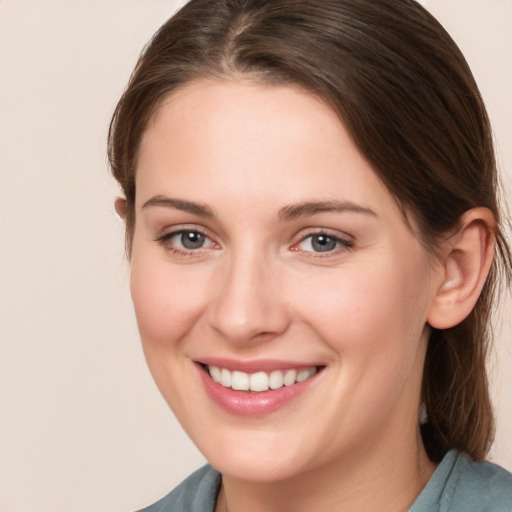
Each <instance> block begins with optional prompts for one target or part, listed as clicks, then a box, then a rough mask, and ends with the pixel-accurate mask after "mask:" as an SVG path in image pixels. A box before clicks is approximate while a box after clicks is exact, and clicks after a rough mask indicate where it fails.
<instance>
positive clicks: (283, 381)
mask: <svg viewBox="0 0 512 512" xmlns="http://www.w3.org/2000/svg"><path fill="white" fill-rule="evenodd" d="M203 368H204V369H205V371H206V372H207V373H208V374H209V375H210V377H211V378H212V380H213V381H214V382H216V383H218V384H220V385H221V386H223V387H225V388H231V389H233V390H235V391H252V392H254V393H262V392H264V391H269V390H274V389H280V388H282V387H290V386H293V385H294V384H298V383H300V382H304V381H306V380H308V379H310V378H311V377H313V376H314V375H316V374H317V373H318V372H319V371H321V370H322V369H323V368H324V367H323V366H309V367H305V368H296V369H294V368H291V369H287V370H274V371H272V372H263V371H261V372H256V373H246V372H242V371H237V370H235V371H231V370H228V369H227V368H221V367H219V366H213V365H204V366H203Z"/></svg>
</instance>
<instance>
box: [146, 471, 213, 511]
mask: <svg viewBox="0 0 512 512" xmlns="http://www.w3.org/2000/svg"><path fill="white" fill-rule="evenodd" d="M220 480H221V477H220V473H218V472H217V471H216V470H215V469H213V468H212V467H211V466H210V465H208V464H207V465H206V466H203V467H202V468H201V469H198V470H197V471H195V472H194V473H192V474H191V475H190V476H189V477H188V478H187V479H186V480H184V481H183V482H181V484H180V485H178V487H176V488H175V489H174V490H173V491H172V492H170V493H169V494H168V495H167V496H165V497H163V498H162V499H161V500H159V501H157V502H156V503H154V504H153V505H150V506H149V507H146V508H144V509H142V510H140V511H139V512H189V511H190V510H201V511H202V512H203V511H204V512H214V510H215V504H216V501H217V494H218V492H219V487H220Z"/></svg>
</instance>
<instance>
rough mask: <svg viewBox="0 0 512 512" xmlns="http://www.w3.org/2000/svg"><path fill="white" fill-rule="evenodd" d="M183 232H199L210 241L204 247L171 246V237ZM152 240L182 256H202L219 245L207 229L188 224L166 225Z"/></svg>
mask: <svg viewBox="0 0 512 512" xmlns="http://www.w3.org/2000/svg"><path fill="white" fill-rule="evenodd" d="M183 233H199V234H201V235H202V236H204V237H205V239H207V240H208V241H209V242H210V243H209V244H208V245H207V246H205V247H199V248H197V249H187V248H186V247H181V246H177V247H172V246H171V240H172V238H174V237H175V236H178V235H181V234H183ZM154 240H155V241H156V242H158V243H159V244H160V245H162V247H164V248H165V249H166V250H168V251H171V252H173V253H175V254H178V255H182V256H187V255H189V256H202V255H203V254H204V253H205V252H206V251H208V250H211V249H218V248H219V247H220V244H219V243H218V242H217V241H216V240H215V238H214V237H213V236H212V235H211V234H210V232H209V231H208V230H206V229H205V228H204V227H202V226H198V225H190V224H183V225H178V226H172V227H168V228H166V229H165V230H163V232H162V233H161V234H160V235H158V236H157V237H156V238H155V239H154Z"/></svg>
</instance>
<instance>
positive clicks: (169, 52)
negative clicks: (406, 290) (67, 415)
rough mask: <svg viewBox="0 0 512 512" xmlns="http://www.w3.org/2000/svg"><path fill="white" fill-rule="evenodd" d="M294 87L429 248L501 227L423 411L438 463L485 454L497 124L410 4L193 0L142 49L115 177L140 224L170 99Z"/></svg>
mask: <svg viewBox="0 0 512 512" xmlns="http://www.w3.org/2000/svg"><path fill="white" fill-rule="evenodd" d="M237 76H238V77H244V79H251V80H255V81H258V82H262V83H269V84H273V83H276V84H294V85H298V86H299V87H301V88H302V89H304V90H306V91H309V92H311V93H313V94H315V95H317V96H318V97H320V98H322V99H323V100H324V101H325V102H326V103H327V104H329V105H330V106H331V107H332V108H333V109H334V110H335V111H336V112H337V113H338V115H339V117H340V119H341V120H342V121H343V123H344V124H345V126H346V127H347V129H348V131H349V132H350V134H351V136H352V138H353V140H354V142H355V144H356V145H357V146H358V147H359V149H360V151H361V153H362V154H363V155H364V156H365V158H366V159H367V160H368V161H369V162H370V163H371V164H372V165H373V168H374V170H375V172H376V173H377V175H378V176H379V177H380V179H381V180H382V181H383V183H384V184H385V185H386V186H387V188H388V189H389V190H390V191H391V193H392V194H393V195H394V196H395V198H396V200H397V201H398V202H399V204H400V205H401V207H402V208H403V210H404V211H405V212H407V213H408V214H411V215H412V216H413V217H414V219H415V221H416V223H417V224H418V226H419V232H420V236H421V239H422V241H423V243H424V244H425V245H426V247H428V248H429V249H430V250H432V251H433V252H435V247H436V241H438V240H439V238H440V237H441V236H442V235H443V234H446V233H447V232H448V231H449V230H452V229H454V228H456V227H457V223H458V221H459V219H460V217H461V215H462V214H463V213H464V212H465V211H467V210H469V209H471V208H474V207H477V206H483V207H487V208H489V209H490V210H491V211H492V212H493V214H494V216H495V218H496V220H497V222H498V223H497V228H496V231H495V233H494V234H495V237H496V249H497V250H496V258H495V261H494V264H493V267H492V269H491V271H490V274H489V277H488V279H487V282H486V284H485V287H484V289H483V291H482V294H481V296H480V298H479V300H478V302H477V304H476V306H475V308H474V310H473V311H472V312H471V314H470V315H469V316H468V317H467V318H466V319H465V320H464V321H463V322H462V323H461V324H459V325H457V326H456V327H453V328H451V329H447V330H442V331H439V330H433V332H432V335H431V339H430V341H429V347H428V352H427V357H426V362H425V370H424V377H423V390H422V394H423V396H422V399H423V401H424V403H425V405H426V407H427V411H428V416H429V422H428V423H427V424H426V425H424V427H423V428H422V433H423V436H424V442H425V446H426V449H427V451H428V453H429V455H430V457H431V458H432V459H434V460H439V459H440V457H441V456H442V455H443V454H444V452H445V451H446V450H447V449H449V448H456V449H458V450H461V451H464V452H466V453H468V454H469V455H471V456H472V457H473V458H475V459H481V458H483V457H484V456H485V454H486V452H487V450H488V448H489V445H490V442H491V441H492V436H493V415H492V409H491V403H490V399H489V392H488V382H487V375H486V370H485V360H486V353H487V347H488V344H489V342H490V336H491V326H490V312H491V306H492V300H493V297H494V295H495V291H496V290H495V288H496V285H497V283H499V282H500V281H504V279H503V275H501V276H500V275H499V274H500V269H501V271H502V274H504V276H506V277H509V276H510V263H511V256H510V251H509V248H508V246H507V243H506V241H505V238H504V236H503V233H502V232H501V231H500V228H499V225H500V224H499V221H500V215H499V210H498V206H497V198H496V195H497V174H496V163H495V157H494V149H493V142H492V134H491V129H490V126H489V121H488V118H487V114H486V111H485V107H484V105H483V101H482V98H481V96H480V93H479V91H478V88H477V85H476V83H475V81H474V79H473V76H472V74H471V71H470V69H469V67H468V65H467V63H466V61H465V59H464V57H463V55H462V54H461V52H460V50H459V49H458V47H457V45H456V44H455V43H454V42H453V40H452V39H451V38H450V36H449V35H448V34H447V33H446V31H445V30H444V29H443V28H442V27H441V25H439V23H438V22H437V21H436V20H435V19H434V18H433V17H432V16H431V15H430V14H429V13H428V12H427V11H426V10H425V9H423V8H422V7H421V6H420V5H419V4H417V3H416V2H415V1H413V0H192V1H190V2H189V3H188V4H186V5H185V6H184V7H183V8H182V9H181V10H179V11H178V12H177V13H176V14H175V15H174V16H173V17H172V18H171V19H170V20H168V21H167V22H166V23H165V24H164V25H163V26H162V27H161V28H160V30H159V31H158V32H157V33H156V34H155V36H154V38H153V39H152V40H151V41H150V43H149V44H148V45H147V47H146V48H145V50H144V51H143V53H142V55H141V57H140V59H139V61H138V63H137V66H136V68H135V70H134V72H133V74H132V77H131V79H130V82H129V84H128V87H127V89H126V91H125V92H124V94H123V96H122V98H121V100H120V101H119V104H118V105H117V108H116V110H115V113H114V116H113V119H112V123H111V126H110V133H109V148H108V150H109V159H110V164H111V167H112V172H113V174H114V176H115V178H116V179H117V181H118V182H119V183H120V184H121V186H122V188H123V191H124V193H125V196H126V200H127V219H126V221H127V249H128V253H129V252H130V243H131V238H132V234H133V228H134V220H135V209H134V204H135V194H136V190H135V172H136V166H137V151H138V146H139V143H140V140H141V137H142V134H143V133H144V130H145V129H146V126H147V123H148V121H149V119H150V118H151V116H152V115H153V113H154V112H155V109H156V108H157V107H158V105H159V104H160V102H161V101H162V99H163V98H165V97H166V96H168V95H169V94H171V93H173V92H174V91H176V89H177V88H179V87H182V86H184V85H186V84H187V83H190V82H191V81H193V80H196V79H199V78H202V77H220V78H222V77H237Z"/></svg>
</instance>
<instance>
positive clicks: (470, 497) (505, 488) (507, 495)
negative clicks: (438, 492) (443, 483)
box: [452, 454, 512, 512]
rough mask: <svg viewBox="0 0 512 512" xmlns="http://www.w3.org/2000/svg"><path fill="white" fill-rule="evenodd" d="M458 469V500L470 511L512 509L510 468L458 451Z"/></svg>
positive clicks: (505, 511)
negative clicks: (471, 457) (475, 458)
mask: <svg viewBox="0 0 512 512" xmlns="http://www.w3.org/2000/svg"><path fill="white" fill-rule="evenodd" d="M454 470H455V473H456V478H454V481H453V484H452V485H453V488H454V489H453V498H452V501H453V503H454V504H457V503H461V504H462V505H464V506H466V507H467V508H466V509H465V510H468V511H469V510H475V511H486V512H487V511H489V512H491V511H493V512H512V474H510V473H509V472H508V471H506V470H505V469H503V468H501V467H500V466H497V465H495V464H491V463H490V462H475V461H473V460H471V459H470V458H469V457H468V456H467V455H463V454H459V455H458V457H457V461H456V464H455V468H454ZM470 506H471V507H473V508H471V509H470V508H469V507H470ZM461 510H462V509H461Z"/></svg>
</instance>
